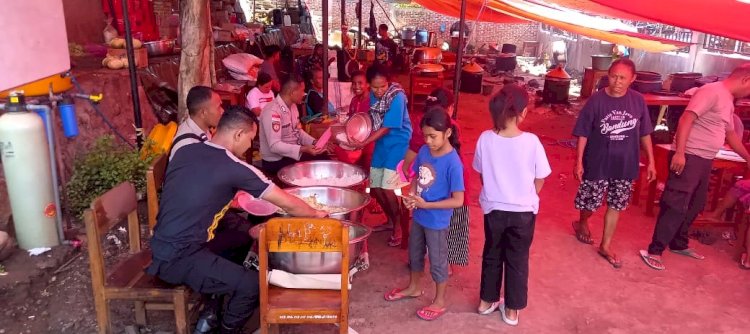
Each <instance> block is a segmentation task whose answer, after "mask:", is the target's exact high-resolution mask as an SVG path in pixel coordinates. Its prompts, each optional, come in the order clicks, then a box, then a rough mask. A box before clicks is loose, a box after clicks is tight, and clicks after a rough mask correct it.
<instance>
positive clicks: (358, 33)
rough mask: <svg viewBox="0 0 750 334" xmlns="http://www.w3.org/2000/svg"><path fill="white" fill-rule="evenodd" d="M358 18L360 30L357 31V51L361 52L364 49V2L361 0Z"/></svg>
mask: <svg viewBox="0 0 750 334" xmlns="http://www.w3.org/2000/svg"><path fill="white" fill-rule="evenodd" d="M357 17H358V18H359V29H358V30H357V50H360V49H362V0H359V8H358V11H357Z"/></svg>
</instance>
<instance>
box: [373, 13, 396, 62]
mask: <svg viewBox="0 0 750 334" xmlns="http://www.w3.org/2000/svg"><path fill="white" fill-rule="evenodd" d="M378 36H379V37H380V39H378V40H377V41H376V42H375V60H376V61H377V62H378V63H380V64H383V65H386V66H388V68H389V69H391V68H390V67H391V66H393V65H396V64H394V62H395V60H396V55H397V54H398V44H396V42H395V41H393V40H392V39H391V37H390V36H388V26H387V25H386V24H381V25H380V26H379V27H378Z"/></svg>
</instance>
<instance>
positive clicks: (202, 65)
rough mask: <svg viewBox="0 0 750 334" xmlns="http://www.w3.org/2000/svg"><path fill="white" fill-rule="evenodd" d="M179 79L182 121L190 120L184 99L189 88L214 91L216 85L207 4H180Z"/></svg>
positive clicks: (201, 0) (196, 0)
mask: <svg viewBox="0 0 750 334" xmlns="http://www.w3.org/2000/svg"><path fill="white" fill-rule="evenodd" d="M180 36H181V43H180V44H181V46H182V54H181V56H180V76H179V79H178V83H177V85H178V86H179V88H178V93H179V115H178V117H179V119H180V120H183V119H185V118H186V117H187V107H186V105H185V99H186V98H187V94H188V91H190V88H192V87H194V86H198V85H202V86H208V87H213V85H214V83H215V82H216V78H215V74H214V73H215V71H214V68H213V67H214V62H213V53H214V48H213V45H214V43H213V30H212V28H211V10H210V3H209V1H208V0H180Z"/></svg>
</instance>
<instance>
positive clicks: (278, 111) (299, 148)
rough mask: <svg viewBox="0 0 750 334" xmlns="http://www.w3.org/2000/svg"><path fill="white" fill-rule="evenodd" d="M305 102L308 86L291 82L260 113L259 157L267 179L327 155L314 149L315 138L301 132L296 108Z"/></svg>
mask: <svg viewBox="0 0 750 334" xmlns="http://www.w3.org/2000/svg"><path fill="white" fill-rule="evenodd" d="M304 98H305V83H304V82H302V81H301V80H299V79H297V78H290V79H289V80H287V81H286V82H285V83H284V85H283V87H282V88H281V93H279V95H278V96H277V97H276V99H274V100H273V101H271V102H269V103H268V104H267V105H266V106H265V107H264V108H263V111H261V113H260V128H261V130H260V155H261V157H262V158H263V165H262V170H263V171H264V172H265V173H266V174H268V175H275V174H276V172H278V171H279V170H280V169H281V168H284V167H286V166H288V165H291V164H294V163H296V162H297V161H305V160H312V159H313V157H314V156H317V155H320V154H322V153H324V152H325V151H326V150H325V149H324V148H321V149H317V148H315V146H314V145H315V138H313V137H312V136H310V135H309V134H308V133H307V132H305V131H304V130H302V129H301V126H300V121H299V111H297V104H300V103H302V101H303V100H304Z"/></svg>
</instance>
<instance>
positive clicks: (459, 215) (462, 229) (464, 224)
mask: <svg viewBox="0 0 750 334" xmlns="http://www.w3.org/2000/svg"><path fill="white" fill-rule="evenodd" d="M448 263H450V264H453V265H459V266H466V265H469V207H467V206H466V205H464V206H462V207H460V208H457V209H453V216H451V225H450V228H449V230H448Z"/></svg>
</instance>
